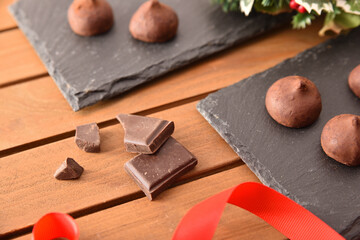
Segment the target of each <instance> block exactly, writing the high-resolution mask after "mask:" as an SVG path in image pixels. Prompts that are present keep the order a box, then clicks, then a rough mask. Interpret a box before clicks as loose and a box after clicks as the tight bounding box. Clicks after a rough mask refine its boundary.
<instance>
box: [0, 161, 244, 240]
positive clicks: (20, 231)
mask: <svg viewBox="0 0 360 240" xmlns="http://www.w3.org/2000/svg"><path fill="white" fill-rule="evenodd" d="M242 165H244V162H242V161H241V160H240V158H235V159H234V160H233V162H232V163H230V164H227V165H224V166H220V167H219V168H216V169H212V170H210V171H208V172H204V173H202V174H199V175H197V176H196V175H195V176H193V177H190V178H185V179H183V180H180V181H179V182H176V183H175V184H173V185H171V186H170V187H169V188H168V189H172V188H175V187H178V186H181V185H184V184H187V183H190V182H193V181H196V180H199V179H202V178H206V177H209V176H212V175H215V174H218V173H221V172H223V171H227V170H231V169H233V168H237V167H240V166H242ZM168 189H167V190H168ZM167 190H165V191H167ZM140 198H144V199H145V198H146V196H145V194H144V193H143V192H142V191H140V190H139V191H138V192H135V193H132V194H129V195H126V196H123V197H120V198H115V199H112V200H110V201H108V202H104V203H100V204H97V205H94V206H89V207H87V208H84V209H80V210H78V211H75V212H70V213H68V214H69V215H70V216H72V217H73V218H74V219H77V218H80V217H85V216H88V215H90V214H94V213H97V212H101V211H104V210H107V209H110V208H113V207H116V206H119V205H121V204H125V203H129V202H131V201H135V200H137V199H140ZM33 226H34V225H30V226H26V227H24V228H21V229H17V230H16V231H14V232H10V233H6V234H3V235H1V234H0V239H7V238H17V237H21V236H23V235H26V234H29V233H31V231H32V228H33Z"/></svg>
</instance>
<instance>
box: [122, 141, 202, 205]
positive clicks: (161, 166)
mask: <svg viewBox="0 0 360 240" xmlns="http://www.w3.org/2000/svg"><path fill="white" fill-rule="evenodd" d="M196 164H197V159H196V158H195V157H194V155H192V154H191V153H190V152H189V151H188V150H187V149H186V148H185V147H184V146H182V145H181V144H180V143H179V142H178V141H176V140H175V139H174V138H172V137H170V138H169V139H168V140H167V141H166V142H165V143H164V145H163V146H162V147H161V148H160V149H159V151H157V152H156V153H155V154H152V155H144V154H140V155H138V156H136V157H134V158H133V159H131V160H130V161H128V162H127V163H125V170H126V171H127V172H128V173H129V175H130V176H131V177H132V178H133V179H134V180H135V182H136V183H137V185H139V187H140V188H141V190H142V191H143V192H144V193H145V195H146V196H147V197H148V198H149V199H150V200H152V199H154V198H155V197H156V196H157V195H159V194H160V193H161V192H162V191H164V190H165V189H166V188H168V187H169V186H170V185H171V183H173V182H174V181H175V180H176V179H177V178H178V177H180V176H181V175H183V174H185V173H186V172H188V171H189V170H191V169H192V168H193V167H195V165H196Z"/></svg>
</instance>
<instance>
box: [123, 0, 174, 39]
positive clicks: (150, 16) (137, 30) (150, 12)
mask: <svg viewBox="0 0 360 240" xmlns="http://www.w3.org/2000/svg"><path fill="white" fill-rule="evenodd" d="M178 24H179V20H178V17H177V15H176V13H175V11H174V10H173V9H172V8H170V7H169V6H167V5H165V4H162V3H160V2H159V1H157V0H150V1H147V2H145V3H143V4H142V5H141V6H140V7H139V9H138V10H137V11H136V12H135V13H134V15H133V16H132V18H131V21H130V25H129V30H130V33H131V35H132V36H133V37H134V38H135V39H138V40H140V41H144V42H165V41H168V40H170V39H172V38H173V37H174V36H175V34H176V31H177V28H178Z"/></svg>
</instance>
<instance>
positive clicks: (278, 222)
mask: <svg viewBox="0 0 360 240" xmlns="http://www.w3.org/2000/svg"><path fill="white" fill-rule="evenodd" d="M227 203H231V204H233V205H236V206H238V207H241V208H243V209H246V210H248V211H249V212H251V213H253V214H255V215H256V216H258V217H260V218H262V219H263V220H265V221H266V222H268V223H269V224H270V225H272V226H273V227H275V228H276V229H277V230H279V231H280V232H281V233H283V234H284V235H285V236H286V237H288V238H290V239H292V240H303V239H304V240H321V239H324V240H325V239H326V240H344V239H345V238H343V237H342V236H341V235H340V234H338V233H337V232H336V231H335V230H334V229H332V228H331V227H329V226H328V225H327V224H326V223H324V222H323V221H321V220H320V219H319V218H318V217H316V216H315V215H314V214H312V213H311V212H309V211H308V210H306V209H305V208H303V207H302V206H300V205H299V204H297V203H296V202H294V201H293V200H291V199H290V198H288V197H286V196H284V195H282V194H280V193H278V192H276V191H275V190H273V189H271V188H269V187H266V186H264V185H262V184H260V183H255V182H246V183H242V184H240V185H238V186H236V187H233V188H230V189H228V190H225V191H223V192H221V193H218V194H216V195H214V196H212V197H210V198H208V199H206V200H204V201H203V202H201V203H199V204H197V205H195V206H194V207H193V208H191V209H190V210H189V211H188V212H187V214H186V215H185V216H184V217H183V219H182V220H181V222H180V223H179V225H178V227H177V228H176V230H175V233H174V236H173V238H172V239H173V240H185V239H186V240H193V239H194V240H195V239H196V240H198V239H201V240H210V239H211V238H212V236H213V235H214V233H215V230H216V226H217V225H218V223H219V221H220V217H221V214H222V212H223V210H224V208H225V205H226V204H227Z"/></svg>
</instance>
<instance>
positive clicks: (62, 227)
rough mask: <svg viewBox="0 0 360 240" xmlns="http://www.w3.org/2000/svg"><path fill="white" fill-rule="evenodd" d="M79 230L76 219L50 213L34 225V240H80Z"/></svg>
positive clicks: (62, 214)
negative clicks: (60, 239) (62, 239)
mask: <svg viewBox="0 0 360 240" xmlns="http://www.w3.org/2000/svg"><path fill="white" fill-rule="evenodd" d="M79 235H80V233H79V228H78V226H77V224H76V223H75V221H74V219H73V218H72V217H71V216H69V215H67V214H65V213H57V212H53V213H48V214H46V215H44V216H43V217H41V218H40V220H39V221H37V223H36V224H35V225H34V228H33V231H32V240H51V239H54V238H61V237H63V238H67V239H68V240H78V239H79Z"/></svg>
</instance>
